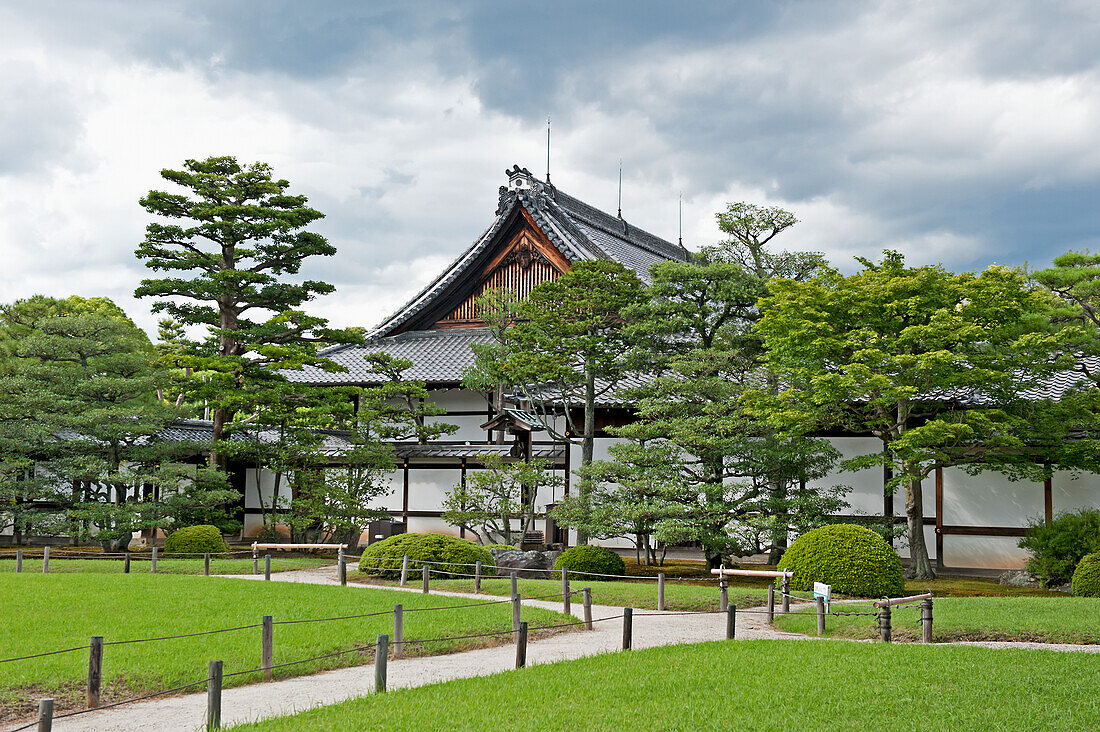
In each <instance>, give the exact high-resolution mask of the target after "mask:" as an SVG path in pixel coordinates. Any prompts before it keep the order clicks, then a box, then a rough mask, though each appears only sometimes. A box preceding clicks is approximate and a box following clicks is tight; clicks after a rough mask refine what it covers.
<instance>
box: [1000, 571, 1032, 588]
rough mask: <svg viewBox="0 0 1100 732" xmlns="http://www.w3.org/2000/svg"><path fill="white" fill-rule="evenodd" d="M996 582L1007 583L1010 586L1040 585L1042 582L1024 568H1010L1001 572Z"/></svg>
mask: <svg viewBox="0 0 1100 732" xmlns="http://www.w3.org/2000/svg"><path fill="white" fill-rule="evenodd" d="M997 582H998V583H999V584H1002V585H1008V586H1010V587H1042V586H1043V583H1042V582H1040V581H1039V578H1038V577H1036V576H1035V575H1033V574H1032V573H1031V572H1028V571H1027V570H1026V569H1012V570H1009V571H1008V572H1003V573H1001V576H999V577H998V578H997Z"/></svg>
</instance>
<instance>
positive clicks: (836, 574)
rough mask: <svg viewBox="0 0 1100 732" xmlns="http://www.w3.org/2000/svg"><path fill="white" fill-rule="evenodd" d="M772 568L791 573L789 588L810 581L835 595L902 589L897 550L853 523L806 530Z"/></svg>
mask: <svg viewBox="0 0 1100 732" xmlns="http://www.w3.org/2000/svg"><path fill="white" fill-rule="evenodd" d="M776 569H780V570H789V571H791V572H794V576H793V577H792V578H791V589H792V590H812V589H813V586H814V582H824V583H826V584H828V585H831V586H832V588H833V591H834V592H836V593H837V594H843V595H852V596H854V597H898V596H900V595H902V593H903V592H904V591H905V579H904V578H903V577H902V574H901V560H900V559H898V555H897V553H896V552H895V551H894V550H893V549H892V548H891V547H890V545H889V544H887V543H886V542H885V541H884V540H883V539H882V537H881V536H879V535H878V534H876V533H875V532H874V531H871V530H870V529H866V528H863V527H862V526H856V525H854V524H831V525H829V526H822V527H821V528H818V529H813V530H812V531H807V532H806V533H805V534H803V535H802V536H800V537H798V539H797V540H795V542H794V543H793V544H791V546H790V547H789V548H788V549H787V551H786V552H784V553H783V557H782V558H781V559H780V560H779V564H778V565H777V566H776Z"/></svg>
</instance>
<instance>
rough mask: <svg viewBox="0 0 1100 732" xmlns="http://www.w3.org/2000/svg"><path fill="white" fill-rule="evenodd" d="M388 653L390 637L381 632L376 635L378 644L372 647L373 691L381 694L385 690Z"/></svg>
mask: <svg viewBox="0 0 1100 732" xmlns="http://www.w3.org/2000/svg"><path fill="white" fill-rule="evenodd" d="M389 654H390V637H389V636H388V635H386V634H385V633H383V634H382V635H380V636H378V645H377V646H376V647H375V649H374V691H375V692H376V693H378V694H381V693H382V692H384V691H385V690H386V660H387V658H388V656H389Z"/></svg>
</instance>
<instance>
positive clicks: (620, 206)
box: [619, 158, 623, 219]
mask: <svg viewBox="0 0 1100 732" xmlns="http://www.w3.org/2000/svg"><path fill="white" fill-rule="evenodd" d="M622 217H623V159H622V158H619V218H620V219H621V218H622Z"/></svg>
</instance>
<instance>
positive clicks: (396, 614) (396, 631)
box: [393, 603, 405, 658]
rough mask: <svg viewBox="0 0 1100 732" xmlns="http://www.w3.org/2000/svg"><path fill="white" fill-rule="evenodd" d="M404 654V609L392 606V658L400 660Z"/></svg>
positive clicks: (400, 606) (398, 605)
mask: <svg viewBox="0 0 1100 732" xmlns="http://www.w3.org/2000/svg"><path fill="white" fill-rule="evenodd" d="M404 652H405V607H404V606H403V605H401V604H400V603H398V604H396V605H394V606H393V657H394V658H401V656H402V654H403V653H404Z"/></svg>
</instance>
